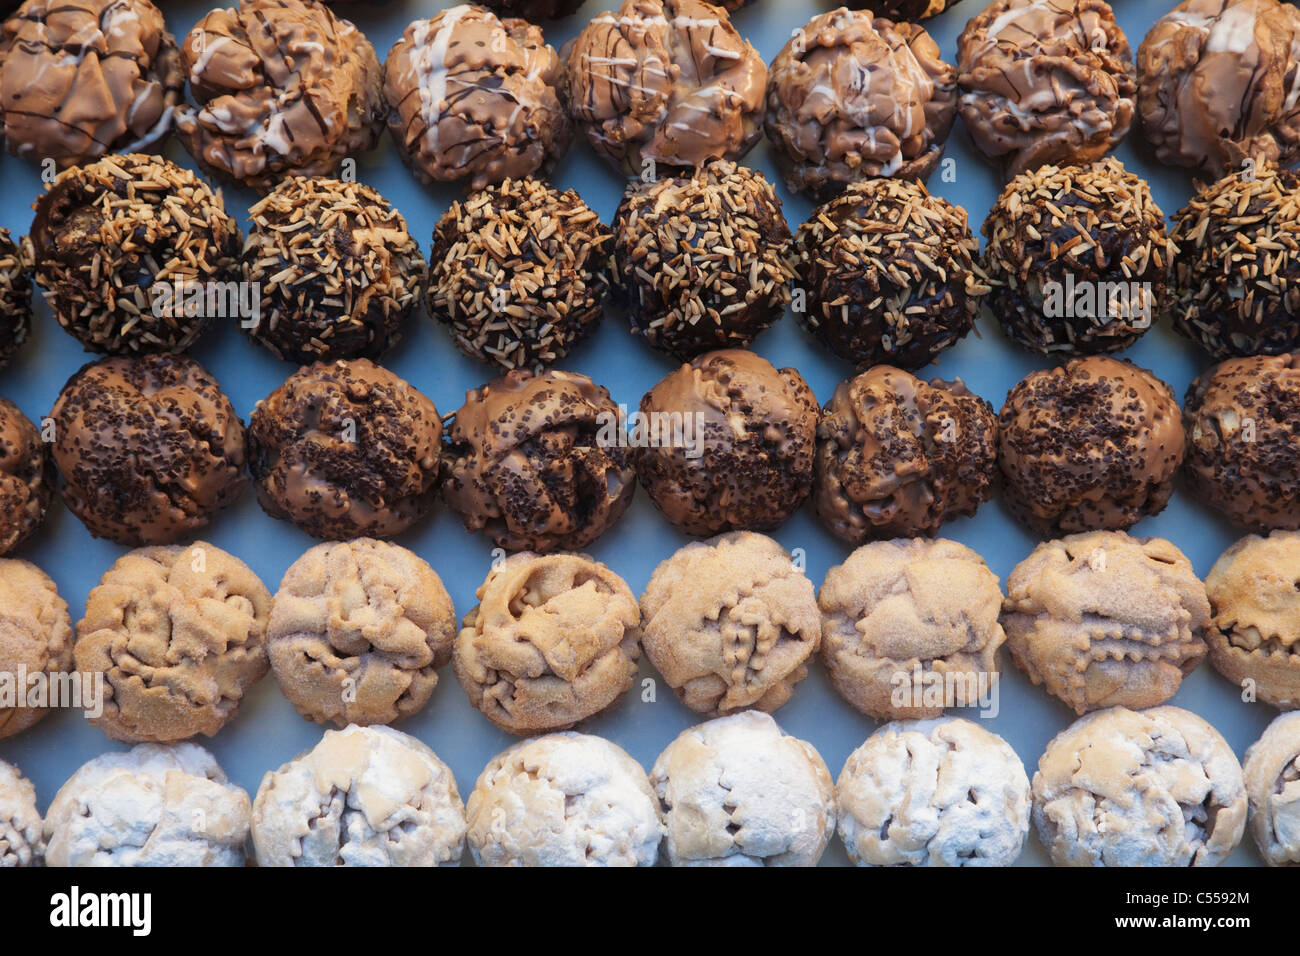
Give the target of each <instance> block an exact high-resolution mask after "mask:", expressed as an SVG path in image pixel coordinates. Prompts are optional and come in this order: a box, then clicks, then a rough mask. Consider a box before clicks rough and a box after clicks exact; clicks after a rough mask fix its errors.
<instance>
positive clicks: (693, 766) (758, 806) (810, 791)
mask: <svg viewBox="0 0 1300 956" xmlns="http://www.w3.org/2000/svg"><path fill="white" fill-rule="evenodd" d="M650 785H651V786H652V787H654V790H655V794H656V795H657V796H658V798H659V805H660V806H661V807H662V808H663V813H664V822H665V824H666V826H667V831H666V833H665V836H664V853H665V855H666V856H667V857H668V862H669V863H671V864H672V865H673V866H816V865H817V861H818V860H820V859H821V856H822V853H823V852H824V851H825V850H826V844H827V843H829V842H830V839H831V836H832V834H833V833H834V832H835V787H834V785H833V784H832V783H831V774H830V771H829V770H827V769H826V762H825V761H824V760H822V758H821V754H819V753H817V751H816V749H815V748H814V747H813V746H812V744H809V743H805V742H804V741H802V740H799V739H798V738H796V737H791V736H790V735H789V734H787V733H785V731H783V730H782V729H781V728H780V727H779V726H777V723H776V721H775V720H773V719H772V718H771V717H770V716H768V715H767V714H764V713H760V712H759V711H754V710H748V711H743V712H741V713H739V714H732V715H731V716H730V717H719V718H717V719H716V720H710V721H709V722H708V723H704V724H700V725H699V726H697V727H692V728H690V729H689V730H684V731H682V732H681V734H679V735H678V736H677V739H675V740H674V741H673V742H672V743H670V744H669V745H668V747H667V748H666V749H665V750H664V752H663V753H661V754H660V755H659V759H658V760H656V761H655V765H654V769H653V770H651V771H650Z"/></svg>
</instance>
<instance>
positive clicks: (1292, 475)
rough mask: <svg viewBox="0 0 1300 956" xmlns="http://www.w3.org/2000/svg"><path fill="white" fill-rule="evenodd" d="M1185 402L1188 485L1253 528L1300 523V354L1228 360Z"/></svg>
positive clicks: (1205, 500)
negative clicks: (1298, 430)
mask: <svg viewBox="0 0 1300 956" xmlns="http://www.w3.org/2000/svg"><path fill="white" fill-rule="evenodd" d="M1183 406H1184V409H1183V425H1184V426H1185V427H1186V429H1187V465H1186V467H1185V468H1184V469H1183V480H1184V481H1185V482H1186V485H1187V489H1188V490H1189V491H1190V492H1191V493H1192V494H1193V495H1194V496H1195V497H1197V498H1199V499H1201V501H1202V502H1203V503H1205V504H1207V505H1209V506H1210V507H1211V508H1215V509H1217V510H1219V511H1221V512H1223V513H1224V514H1225V515H1227V516H1228V518H1230V519H1231V520H1232V521H1234V522H1235V523H1236V524H1239V525H1241V526H1242V527H1244V528H1246V529H1248V530H1250V531H1270V530H1272V529H1273V528H1282V529H1284V530H1287V531H1295V530H1297V529H1300V436H1297V434H1296V431H1295V423H1296V422H1297V421H1300V354H1297V353H1288V354H1285V355H1276V356H1259V357H1257V358H1240V359H1228V360H1227V361H1226V362H1220V363H1219V364H1218V365H1216V366H1214V367H1213V368H1211V369H1209V370H1208V371H1206V372H1205V373H1204V374H1203V375H1201V377H1200V378H1198V379H1196V380H1195V381H1193V382H1192V384H1191V385H1190V386H1189V387H1188V389H1187V397H1186V398H1185V399H1184V400H1183Z"/></svg>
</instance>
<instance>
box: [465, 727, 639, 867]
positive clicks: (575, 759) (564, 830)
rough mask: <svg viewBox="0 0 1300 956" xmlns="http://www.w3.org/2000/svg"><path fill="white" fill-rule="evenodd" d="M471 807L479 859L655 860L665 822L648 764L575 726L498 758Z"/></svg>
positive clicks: (503, 862)
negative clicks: (574, 730)
mask: <svg viewBox="0 0 1300 956" xmlns="http://www.w3.org/2000/svg"><path fill="white" fill-rule="evenodd" d="M465 813H466V817H467V818H468V820H469V851H470V853H471V854H472V855H473V857H474V863H475V864H476V865H478V866H654V864H655V859H656V857H657V856H658V852H659V841H660V839H661V838H662V836H663V829H664V827H663V821H662V819H661V817H660V813H659V804H658V801H657V800H656V798H655V794H654V791H653V790H652V789H650V781H649V780H647V779H646V775H645V771H644V770H642V769H641V765H640V764H638V763H637V762H636V761H635V760H633V759H632V758H631V757H629V756H628V755H627V754H626V753H625V752H624V751H623V750H621V749H620V748H619V747H618V746H617V745H615V744H613V743H610V742H609V741H608V740H605V739H603V738H601V737H591V736H588V735H586V734H575V733H572V732H568V733H561V734H548V735H547V736H545V737H534V738H532V739H530V740H522V741H520V742H519V743H517V744H515V745H514V746H513V747H509V748H507V749H506V750H503V751H502V752H501V753H499V754H497V755H496V756H495V757H493V758H492V760H491V761H490V762H489V763H488V765H487V766H486V767H484V768H483V772H482V773H481V774H479V778H478V782H477V783H476V784H475V785H474V791H473V792H472V793H471V794H470V795H469V800H468V802H467V803H466V805H465Z"/></svg>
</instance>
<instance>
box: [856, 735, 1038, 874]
mask: <svg viewBox="0 0 1300 956" xmlns="http://www.w3.org/2000/svg"><path fill="white" fill-rule="evenodd" d="M835 797H836V801H837V802H838V804H839V809H840V838H841V839H842V840H843V841H844V848H845V849H846V850H848V853H849V858H850V859H851V860H853V862H854V863H856V864H857V865H858V866H1010V865H1012V864H1013V863H1015V862H1016V858H1017V857H1019V856H1020V851H1021V849H1022V848H1023V847H1024V845H1025V837H1027V836H1028V835H1029V807H1030V802H1029V778H1028V777H1027V776H1025V766H1024V764H1022V763H1021V762H1020V758H1019V757H1018V756H1016V752H1015V751H1014V750H1012V749H1011V747H1010V745H1009V744H1008V743H1007V742H1006V741H1005V740H1003V739H1002V738H1001V737H999V736H998V735H997V734H994V733H990V732H989V731H987V730H985V729H984V728H983V727H981V726H979V724H976V723H974V722H973V721H969V720H959V719H955V718H954V719H949V720H916V721H912V720H905V721H898V722H895V723H892V724H886V725H885V726H884V727H881V728H880V729H879V730H877V731H876V732H875V733H874V734H872V735H871V736H870V737H868V738H867V740H866V742H865V743H864V744H862V746H860V747H859V748H858V749H857V750H855V751H853V753H851V754H850V755H849V759H848V760H847V761H846V762H845V764H844V769H843V770H842V771H841V772H840V778H839V781H838V782H837V783H836V786H835Z"/></svg>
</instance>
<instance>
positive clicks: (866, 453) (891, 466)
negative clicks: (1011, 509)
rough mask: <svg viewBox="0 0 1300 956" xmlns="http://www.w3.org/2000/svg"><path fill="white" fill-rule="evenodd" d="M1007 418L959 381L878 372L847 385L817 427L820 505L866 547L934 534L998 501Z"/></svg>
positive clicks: (828, 519)
mask: <svg viewBox="0 0 1300 956" xmlns="http://www.w3.org/2000/svg"><path fill="white" fill-rule="evenodd" d="M997 440H998V420H997V417H996V416H995V415H994V413H993V406H991V405H990V404H989V403H988V402H986V401H984V399H982V398H980V397H979V396H978V395H974V394H972V393H971V392H969V391H968V390H967V389H966V385H965V384H964V383H963V382H961V381H960V380H958V381H955V382H945V381H943V380H942V379H937V378H936V379H931V380H930V381H929V382H924V381H922V380H921V379H919V378H916V377H915V376H913V375H910V374H908V373H907V372H904V371H903V370H902V369H897V368H891V367H890V366H888V365H877V366H876V367H874V368H872V369H869V370H867V371H866V372H863V373H862V374H861V375H858V376H856V377H855V378H850V379H846V380H845V381H843V382H840V384H839V385H838V386H836V388H835V394H834V395H833V396H832V397H831V400H830V401H829V402H827V403H826V406H825V408H823V409H822V415H821V423H820V424H819V425H818V426H817V456H816V468H817V472H816V484H815V486H814V492H813V502H814V504H815V505H816V507H817V514H818V516H819V517H820V518H821V520H822V523H823V524H824V525H826V527H827V528H829V529H830V530H831V531H832V532H833V533H834V534H836V535H838V536H839V537H841V538H843V539H844V540H845V541H848V542H849V543H850V544H854V545H859V544H863V543H864V542H867V541H870V540H872V539H885V538H914V537H918V536H921V535H924V536H927V537H929V536H932V535H934V534H936V533H937V532H938V530H939V526H940V525H942V524H943V523H944V522H945V521H947V520H949V519H950V518H956V517H958V516H966V517H969V516H971V515H973V514H974V513H975V510H976V509H977V508H979V506H980V505H982V504H983V503H984V502H985V501H987V500H988V499H989V498H991V497H993V490H994V482H995V479H996V476H997Z"/></svg>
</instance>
